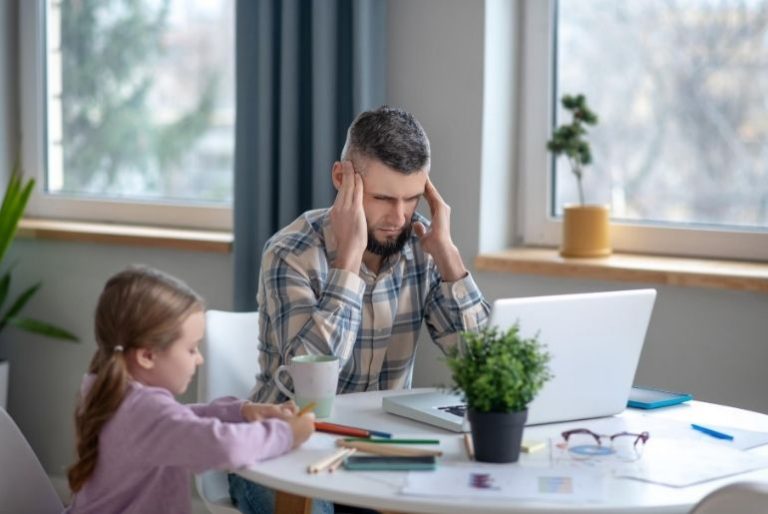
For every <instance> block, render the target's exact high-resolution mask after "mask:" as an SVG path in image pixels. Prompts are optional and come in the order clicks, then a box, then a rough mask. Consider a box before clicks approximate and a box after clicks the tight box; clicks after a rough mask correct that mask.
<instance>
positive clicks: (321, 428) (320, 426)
mask: <svg viewBox="0 0 768 514" xmlns="http://www.w3.org/2000/svg"><path fill="white" fill-rule="evenodd" d="M315 430H317V431H318V432H328V433H331V434H336V435H348V436H352V437H370V432H368V430H364V429H362V428H355V427H348V426H345V425H337V424H336V423H327V422H325V421H315Z"/></svg>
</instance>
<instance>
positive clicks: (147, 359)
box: [135, 348, 155, 369]
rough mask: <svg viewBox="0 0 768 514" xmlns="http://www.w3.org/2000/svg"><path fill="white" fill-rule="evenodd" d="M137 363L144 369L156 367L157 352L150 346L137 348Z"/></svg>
mask: <svg viewBox="0 0 768 514" xmlns="http://www.w3.org/2000/svg"><path fill="white" fill-rule="evenodd" d="M135 355H136V363H137V364H138V365H139V366H141V367H142V368H144V369H152V368H154V367H155V354H154V352H152V350H150V349H149V348H137V349H136V352H135Z"/></svg>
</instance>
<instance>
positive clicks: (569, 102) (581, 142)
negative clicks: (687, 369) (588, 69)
mask: <svg viewBox="0 0 768 514" xmlns="http://www.w3.org/2000/svg"><path fill="white" fill-rule="evenodd" d="M561 103H562V105H563V107H564V108H565V110H567V111H569V112H570V113H571V116H572V121H571V123H568V124H565V125H561V126H560V127H558V129H557V130H555V133H554V134H553V135H552V139H550V140H549V141H548V142H547V149H548V150H549V151H550V152H552V153H553V154H554V155H555V156H559V155H565V156H567V157H568V162H569V163H570V164H571V171H572V172H573V174H574V175H575V176H576V182H577V184H578V186H579V203H580V204H581V205H584V188H583V186H582V184H581V178H582V174H583V167H584V166H586V165H587V164H589V163H591V162H592V151H591V150H590V149H589V143H588V142H587V141H586V140H585V139H584V136H586V135H587V130H586V128H584V125H597V115H596V114H595V113H594V112H592V111H591V110H590V109H589V107H588V106H587V99H586V98H585V97H584V95H576V96H570V95H565V96H563V98H562V100H561Z"/></svg>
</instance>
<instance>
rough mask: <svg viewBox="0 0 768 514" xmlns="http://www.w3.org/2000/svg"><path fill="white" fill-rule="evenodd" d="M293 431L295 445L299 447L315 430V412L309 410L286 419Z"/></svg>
mask: <svg viewBox="0 0 768 514" xmlns="http://www.w3.org/2000/svg"><path fill="white" fill-rule="evenodd" d="M286 421H287V422H288V424H289V425H290V426H291V431H293V447H294V448H297V447H299V446H301V444H302V443H303V442H304V441H306V440H307V439H309V436H311V435H312V432H314V431H315V414H314V413H313V412H309V413H307V414H302V415H301V416H294V417H292V418H290V419H287V420H286Z"/></svg>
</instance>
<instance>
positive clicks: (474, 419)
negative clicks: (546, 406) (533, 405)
mask: <svg viewBox="0 0 768 514" xmlns="http://www.w3.org/2000/svg"><path fill="white" fill-rule="evenodd" d="M468 416H469V422H470V424H471V425H472V444H473V445H474V447H475V460H477V461H479V462H517V459H518V458H519V457H520V445H521V444H522V441H523V428H525V420H527V419H528V410H527V409H526V410H523V411H516V412H478V411H476V410H473V409H469V411H468Z"/></svg>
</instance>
